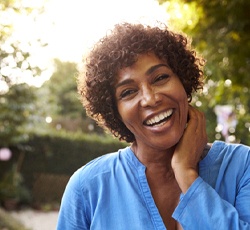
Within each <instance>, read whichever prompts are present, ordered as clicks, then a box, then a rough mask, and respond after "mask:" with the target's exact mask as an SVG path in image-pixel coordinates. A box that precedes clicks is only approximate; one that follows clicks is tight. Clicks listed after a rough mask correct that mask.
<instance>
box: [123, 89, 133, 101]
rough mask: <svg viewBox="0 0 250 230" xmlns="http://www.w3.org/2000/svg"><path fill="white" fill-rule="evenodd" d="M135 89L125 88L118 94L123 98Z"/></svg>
mask: <svg viewBox="0 0 250 230" xmlns="http://www.w3.org/2000/svg"><path fill="white" fill-rule="evenodd" d="M135 92H136V90H135V89H125V90H123V91H122V92H121V94H120V98H121V99H123V98H127V97H129V96H131V95H132V94H133V93H135Z"/></svg>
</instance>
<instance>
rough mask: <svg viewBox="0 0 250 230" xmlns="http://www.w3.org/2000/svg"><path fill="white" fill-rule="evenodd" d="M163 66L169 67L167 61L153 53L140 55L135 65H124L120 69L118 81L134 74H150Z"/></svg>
mask: <svg viewBox="0 0 250 230" xmlns="http://www.w3.org/2000/svg"><path fill="white" fill-rule="evenodd" d="M163 66H164V67H165V68H169V67H168V65H167V62H166V61H163V60H161V59H159V58H158V57H157V56H156V55H154V54H152V53H149V54H142V55H139V56H138V59H137V61H136V62H135V63H134V64H133V65H131V66H128V67H124V68H122V69H120V70H119V71H118V74H117V79H116V82H119V81H120V80H122V79H124V78H130V77H133V76H140V75H150V74H151V73H152V72H154V71H155V70H157V69H158V68H160V67H163ZM169 69H170V68H169Z"/></svg>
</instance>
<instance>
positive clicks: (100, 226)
mask: <svg viewBox="0 0 250 230" xmlns="http://www.w3.org/2000/svg"><path fill="white" fill-rule="evenodd" d="M249 165H250V149H249V148H248V147H246V146H244V145H233V144H226V143H224V142H218V141H217V142H215V143H214V144H213V146H212V147H211V149H210V151H209V152H208V154H207V156H206V157H205V158H204V159H203V160H202V161H201V162H200V164H199V177H198V178H197V180H196V181H195V182H194V183H193V184H192V185H191V186H190V188H189V189H188V191H187V192H186V193H185V194H181V197H180V202H179V204H178V206H177V207H176V209H175V211H174V213H173V218H175V219H176V220H177V221H178V222H180V223H181V225H182V227H183V229H185V230H186V229H187V230H188V229H190V230H194V229H195V230H196V229H202V230H203V229H209V230H213V229H216V230H218V229H223V230H224V229H233V230H237V229H250V167H249ZM145 170H146V168H145V166H144V165H143V164H142V163H141V162H140V161H139V160H138V159H137V158H136V156H135V155H134V153H133V152H132V150H131V149H130V147H127V148H124V149H121V150H119V151H117V152H115V153H110V154H106V155H103V156H101V157H99V158H97V159H94V160H92V161H91V162H89V163H88V164H86V165H85V166H83V167H82V168H80V169H79V170H77V171H76V172H75V173H74V175H73V176H72V177H71V179H70V181H69V183H68V185H67V187H66V189H65V192H64V195H63V199H62V203H61V208H60V212H59V218H58V225H57V229H58V230H74V229H75V230H76V229H77V230H80V229H91V230H128V229H129V230H140V229H141V230H153V229H157V230H164V229H166V227H165V226H164V223H163V221H162V218H161V216H160V214H159V212H158V209H157V207H156V205H155V202H154V199H153V197H152V195H151V192H150V188H149V185H148V182H147V178H146V174H145Z"/></svg>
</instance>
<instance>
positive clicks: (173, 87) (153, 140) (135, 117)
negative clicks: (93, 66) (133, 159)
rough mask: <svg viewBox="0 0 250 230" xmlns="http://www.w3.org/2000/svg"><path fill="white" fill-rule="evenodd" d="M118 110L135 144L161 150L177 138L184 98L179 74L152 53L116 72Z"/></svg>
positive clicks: (185, 106)
mask: <svg viewBox="0 0 250 230" xmlns="http://www.w3.org/2000/svg"><path fill="white" fill-rule="evenodd" d="M115 97H116V103H117V108H118V112H119V115H120V118H121V120H122V121H123V123H124V124H125V125H126V127H127V128H128V129H129V130H130V131H131V132H132V133H133V134H134V136H135V139H136V143H137V145H138V147H140V146H141V147H143V148H144V147H146V148H147V149H148V148H153V149H159V150H160V149H161V150H165V149H168V148H171V147H173V146H174V145H175V144H176V143H177V142H178V141H179V139H180V138H181V136H182V134H183V132H184V129H185V126H186V122H187V116H188V99H187V95H186V92H185V89H184V87H183V85H182V83H181V82H180V80H179V78H178V77H177V76H176V75H175V74H174V73H173V72H172V70H171V69H170V68H169V67H168V65H167V63H166V62H164V61H162V60H160V59H158V58H157V57H156V56H155V55H154V54H145V55H141V56H139V59H138V61H137V62H136V63H135V64H134V65H132V66H130V67H126V68H123V69H121V70H120V71H119V72H118V77H117V82H116V84H115Z"/></svg>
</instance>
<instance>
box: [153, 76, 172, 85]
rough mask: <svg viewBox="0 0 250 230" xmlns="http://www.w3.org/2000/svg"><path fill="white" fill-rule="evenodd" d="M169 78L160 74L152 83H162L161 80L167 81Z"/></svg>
mask: <svg viewBox="0 0 250 230" xmlns="http://www.w3.org/2000/svg"><path fill="white" fill-rule="evenodd" d="M169 77H170V76H169V75H168V74H161V75H159V76H157V77H156V78H155V80H154V82H155V83H156V82H159V81H163V80H166V79H168V78H169Z"/></svg>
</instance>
